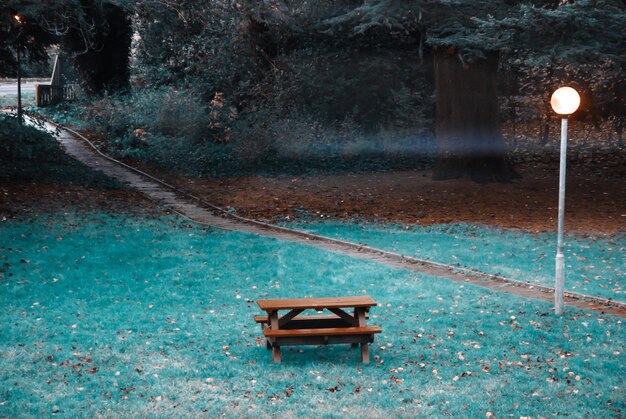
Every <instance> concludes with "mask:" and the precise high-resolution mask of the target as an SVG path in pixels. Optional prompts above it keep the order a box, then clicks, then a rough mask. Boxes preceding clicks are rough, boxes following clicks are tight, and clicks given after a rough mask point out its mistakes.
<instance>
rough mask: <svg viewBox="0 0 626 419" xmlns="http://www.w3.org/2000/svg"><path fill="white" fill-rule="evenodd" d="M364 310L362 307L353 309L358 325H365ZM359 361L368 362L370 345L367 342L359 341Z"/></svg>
mask: <svg viewBox="0 0 626 419" xmlns="http://www.w3.org/2000/svg"><path fill="white" fill-rule="evenodd" d="M365 312H366V309H365V308H363V307H357V308H355V309H354V314H355V317H356V320H357V324H358V326H359V327H363V326H365ZM361 361H362V362H363V363H364V364H369V363H370V347H369V344H368V343H367V342H361Z"/></svg>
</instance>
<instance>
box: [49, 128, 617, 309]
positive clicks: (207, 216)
mask: <svg viewBox="0 0 626 419" xmlns="http://www.w3.org/2000/svg"><path fill="white" fill-rule="evenodd" d="M46 125H47V128H48V129H51V130H55V131H57V138H58V140H59V142H60V143H61V144H62V145H63V147H64V149H65V151H66V152H67V153H68V154H69V155H71V156H72V157H74V158H75V159H77V160H79V161H81V162H82V163H84V164H85V165H87V166H89V167H91V168H93V169H96V170H100V171H102V172H103V173H104V174H105V175H107V176H109V177H111V178H113V179H115V180H117V181H119V182H120V183H123V184H126V185H128V186H129V187H131V188H133V189H136V190H138V191H140V192H141V193H143V194H144V195H145V196H147V197H148V198H149V199H151V200H153V201H155V202H158V203H159V204H161V205H166V206H167V207H169V208H170V209H172V210H174V211H175V212H177V213H178V214H180V215H181V216H184V217H186V218H188V219H190V220H191V221H193V222H195V223H198V224H201V225H205V226H211V227H215V228H219V229H224V230H232V231H239V232H246V233H252V234H256V235H259V236H266V237H272V238H275V239H279V240H285V241H289V242H294V243H300V244H306V245H310V246H316V247H319V248H322V249H324V250H328V251H331V252H336V253H341V254H345V255H348V256H351V257H354V258H358V259H366V260H370V261H375V262H378V263H382V264H384V265H387V266H390V267H393V268H397V269H406V270H410V271H414V272H420V273H423V274H427V275H432V276H436V277H441V278H447V279H450V280H453V281H459V282H467V283H471V284H474V285H478V286H481V287H484V288H487V289H490V290H495V291H503V292H508V293H510V294H515V295H519V296H522V297H529V298H536V299H539V300H543V301H548V302H552V301H554V289H553V288H550V287H546V286H543V285H537V284H530V283H527V282H522V281H517V280H514V279H509V278H504V277H501V276H496V275H490V274H485V273H482V272H478V271H473V270H469V269H463V268H457V267H454V266H450V265H445V264H441V263H437V262H432V261H427V260H421V259H417V258H412V257H407V256H403V255H400V254H397V253H393V252H388V251H385V250H380V249H376V248H372V247H369V246H362V245H359V244H355V243H350V242H346V241H342V240H337V239H332V238H329V237H323V236H318V235H315V234H310V233H306V232H303V231H299V230H293V229H287V228H283V227H278V226H274V225H270V224H267V223H262V222H259V221H255V220H250V219H246V218H243V217H239V216H237V215H235V214H230V213H228V212H227V211H225V210H223V209H221V208H219V207H216V206H215V205H212V204H211V203H209V202H206V201H204V200H202V199H200V198H198V197H195V196H193V195H191V194H189V193H187V192H185V191H182V190H180V189H177V188H176V187H174V186H171V185H168V184H167V183H165V182H163V181H161V180H159V179H157V178H155V177H153V176H151V175H149V174H147V173H144V172H141V171H140V170H138V169H135V168H133V167H131V166H129V165H126V164H124V163H122V162H120V161H117V160H115V159H113V158H111V157H109V156H107V155H105V154H103V153H102V152H100V151H99V150H98V149H97V148H96V147H95V146H94V145H93V144H92V143H91V142H90V141H89V140H88V139H86V138H85V137H83V136H82V135H80V134H79V133H77V132H75V131H73V130H70V129H68V128H64V127H61V126H55V125H52V124H49V123H47V124H46ZM565 304H566V305H569V306H575V307H579V308H583V309H587V310H593V311H596V312H600V313H605V314H611V315H614V316H618V317H622V318H626V303H623V302H617V301H612V300H609V299H605V298H599V297H594V296H590V295H585V294H578V293H571V292H566V293H565Z"/></svg>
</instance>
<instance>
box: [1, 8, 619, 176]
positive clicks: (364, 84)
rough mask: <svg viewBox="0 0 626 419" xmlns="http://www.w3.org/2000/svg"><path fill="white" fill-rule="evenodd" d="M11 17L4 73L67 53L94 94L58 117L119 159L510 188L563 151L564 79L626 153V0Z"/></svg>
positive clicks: (588, 127) (586, 131)
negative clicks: (426, 172) (522, 167)
mask: <svg viewBox="0 0 626 419" xmlns="http://www.w3.org/2000/svg"><path fill="white" fill-rule="evenodd" d="M0 9H1V10H0V12H2V15H3V16H4V17H6V19H3V27H2V30H0V34H1V38H0V47H1V48H0V56H1V57H0V58H2V60H1V61H0V73H1V74H2V75H4V76H9V77H10V76H14V73H15V58H16V54H15V53H16V50H17V49H20V51H21V53H22V54H23V56H24V57H27V59H26V60H23V61H24V62H25V63H26V64H25V65H23V72H25V73H26V75H40V74H34V73H40V72H41V71H42V69H43V68H45V67H46V66H47V63H48V60H49V56H50V52H51V51H52V52H61V53H63V54H64V55H65V56H67V57H68V59H69V60H70V61H71V62H72V63H73V66H74V68H75V69H76V72H77V74H78V75H79V78H80V80H81V84H82V87H83V89H84V92H85V94H84V95H83V97H84V98H86V100H85V101H84V102H83V103H81V104H78V105H76V104H72V105H69V106H68V105H66V106H60V107H57V108H55V110H54V111H53V112H54V113H55V115H54V117H55V118H57V120H60V121H61V122H71V123H74V124H77V123H79V122H78V120H82V121H83V122H84V123H85V127H88V128H89V129H90V131H91V132H92V133H93V134H94V137H96V138H98V139H100V141H101V142H100V145H101V146H103V147H104V148H105V149H106V150H108V151H109V152H111V153H113V154H114V155H117V156H121V157H125V158H130V159H134V160H138V161H144V162H146V163H149V164H152V165H154V166H156V167H160V168H163V169H166V170H172V171H177V172H180V173H184V174H192V175H203V174H208V175H226V174H241V173H250V172H253V173H259V172H280V173H285V172H287V173H288V172H294V171H296V172H299V171H311V170H314V171H316V170H325V171H328V170H332V171H343V170H347V171H349V170H352V171H353V170H370V169H377V168H383V169H385V168H424V167H426V168H433V169H434V170H433V177H434V178H436V179H449V178H458V177H468V178H471V179H473V180H476V181H479V182H489V181H509V180H511V179H514V178H515V177H517V176H518V173H517V172H516V170H515V168H514V164H512V163H513V162H515V161H517V160H520V159H522V160H523V159H532V158H540V159H545V158H548V159H549V158H552V157H555V156H556V153H557V151H558V150H557V147H556V141H557V138H558V136H557V133H556V130H555V129H554V128H553V127H557V126H558V123H557V122H556V119H557V117H556V115H554V114H553V112H552V111H551V109H550V107H549V97H550V95H551V93H552V92H553V91H554V89H555V88H556V87H559V86H561V85H570V86H573V87H575V88H576V89H577V90H578V91H579V92H580V93H581V96H582V98H583V100H582V107H581V110H580V111H579V112H578V113H577V114H576V115H575V116H574V117H573V127H574V130H575V132H576V135H575V136H576V137H577V138H578V139H579V141H580V142H581V143H582V144H583V145H584V146H585V147H584V148H585V151H584V152H582V153H581V154H580V156H579V157H580V158H582V159H586V158H588V157H589V152H590V151H589V150H591V153H596V156H598V155H600V158H602V154H603V153H604V154H605V155H606V156H605V157H607V156H608V157H607V158H609V160H610V159H611V158H613V160H612V161H614V162H616V163H615V164H616V165H617V166H620V165H622V166H623V162H624V158H623V155H624V147H623V145H624V144H623V129H624V123H625V121H626V99H625V98H626V78H625V77H624V64H625V62H626V57H625V55H624V52H625V51H626V48H625V46H626V45H625V41H624V36H623V28H624V27H626V6H625V3H624V2H622V1H615V0H604V1H603V0H598V1H592V0H579V1H551V0H532V1H528V0H527V1H514V0H508V1H464V0H406V1H399V0H366V1H355V0H337V1H331V0H316V1H303V0H289V1H288V0H282V1H279V0H265V1H244V0H242V1H222V0H211V1H192V0H107V1H104V0H59V1H55V2H33V1H28V0H15V1H10V2H9V3H8V5H6V6H3V7H1V8H0ZM17 13H19V14H20V15H21V16H23V18H24V21H23V24H22V25H16V24H15V22H14V21H13V20H12V19H11V17H12V16H13V15H15V14H17ZM29 72H30V73H31V74H28V73H29ZM577 124H578V125H577ZM551 128H552V131H551ZM574 153H576V150H575V147H574ZM610 156H612V157H610ZM615 164H614V165H613V166H612V167H613V170H615ZM618 170H619V168H618Z"/></svg>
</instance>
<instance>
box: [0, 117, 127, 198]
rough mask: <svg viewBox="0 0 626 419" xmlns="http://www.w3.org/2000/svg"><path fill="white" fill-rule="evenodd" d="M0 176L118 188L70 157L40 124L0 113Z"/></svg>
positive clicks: (16, 179)
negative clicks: (20, 120) (23, 122)
mask: <svg viewBox="0 0 626 419" xmlns="http://www.w3.org/2000/svg"><path fill="white" fill-rule="evenodd" d="M0 178H1V179H5V180H15V181H18V180H19V181H43V182H49V183H61V184H67V183H72V184H78V185H82V186H104V187H120V185H119V184H118V183H116V182H114V181H112V180H111V179H109V178H108V177H106V176H105V175H104V174H102V173H101V172H98V171H93V170H91V169H90V168H88V167H87V166H85V165H83V164H82V163H80V162H78V161H76V160H74V159H72V158H71V157H69V156H68V155H67V154H66V153H65V152H64V151H63V150H62V149H61V146H60V144H59V143H58V142H57V141H56V140H55V139H54V137H53V136H52V135H51V134H50V133H48V132H45V131H43V127H38V128H36V127H33V126H29V125H20V124H19V123H18V121H17V118H16V117H13V116H9V115H1V114H0Z"/></svg>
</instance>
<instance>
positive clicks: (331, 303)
mask: <svg viewBox="0 0 626 419" xmlns="http://www.w3.org/2000/svg"><path fill="white" fill-rule="evenodd" d="M257 304H258V305H259V307H260V308H261V310H264V311H267V312H270V311H277V310H306V309H310V308H312V309H320V310H321V309H324V308H345V307H355V308H356V307H372V306H375V305H376V301H374V300H373V299H372V297H369V296H367V295H364V296H359V297H329V298H289V299H272V300H257Z"/></svg>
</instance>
